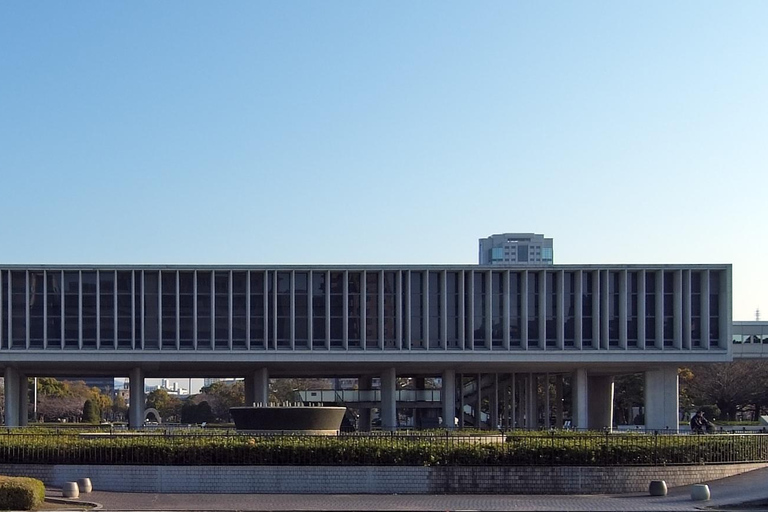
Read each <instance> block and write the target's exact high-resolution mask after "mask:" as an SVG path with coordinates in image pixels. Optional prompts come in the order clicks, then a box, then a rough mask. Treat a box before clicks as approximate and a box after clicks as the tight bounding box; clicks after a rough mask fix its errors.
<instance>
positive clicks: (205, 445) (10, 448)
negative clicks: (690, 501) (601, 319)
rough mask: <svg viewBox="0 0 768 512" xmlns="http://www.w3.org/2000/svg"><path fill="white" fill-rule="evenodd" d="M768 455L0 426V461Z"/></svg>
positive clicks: (529, 437) (623, 459) (742, 443)
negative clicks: (29, 429)
mask: <svg viewBox="0 0 768 512" xmlns="http://www.w3.org/2000/svg"><path fill="white" fill-rule="evenodd" d="M740 462H768V435H764V434H739V435H734V434H725V435H719V434H714V435H713V434H710V435H653V434H615V433H613V434H611V433H606V434H601V433H589V434H578V433H551V434H550V433H528V434H525V433H520V434H518V433H513V434H504V433H496V434H490V435H458V434H456V433H450V434H449V433H445V434H431V435H430V434H422V433H420V434H405V433H385V432H381V433H366V434H359V433H358V434H339V435H337V436H314V435H254V434H247V433H234V432H224V433H195V432H187V433H179V432H155V433H134V432H113V433H109V432H105V433H70V432H53V433H30V432H23V431H15V430H6V431H3V432H1V433H0V464H22V463H26V464H129V465H130V464H151V465H418V466H476V465H492V466H519V465H539V466H542V465H571V466H624V465H670V464H723V463H740Z"/></svg>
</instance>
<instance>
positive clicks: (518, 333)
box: [509, 272, 522, 348]
mask: <svg viewBox="0 0 768 512" xmlns="http://www.w3.org/2000/svg"><path fill="white" fill-rule="evenodd" d="M521 308H522V297H521V294H520V274H519V273H518V272H511V273H510V275H509V344H510V346H511V347H514V348H519V347H520V340H521V339H522V322H521V317H522V310H521Z"/></svg>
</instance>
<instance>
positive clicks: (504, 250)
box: [479, 233, 554, 265]
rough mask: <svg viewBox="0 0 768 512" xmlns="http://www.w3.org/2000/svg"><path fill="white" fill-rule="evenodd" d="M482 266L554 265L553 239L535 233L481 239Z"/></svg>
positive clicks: (480, 260)
mask: <svg viewBox="0 0 768 512" xmlns="http://www.w3.org/2000/svg"><path fill="white" fill-rule="evenodd" d="M479 263H480V265H552V264H553V263H554V253H553V248H552V239H551V238H545V237H544V235H537V234H535V233H501V234H498V235H491V236H489V237H488V238H481V239H480V258H479Z"/></svg>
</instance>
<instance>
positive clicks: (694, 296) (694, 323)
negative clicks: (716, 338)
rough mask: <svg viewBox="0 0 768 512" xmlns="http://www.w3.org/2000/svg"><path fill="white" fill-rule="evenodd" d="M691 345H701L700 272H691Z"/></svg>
mask: <svg viewBox="0 0 768 512" xmlns="http://www.w3.org/2000/svg"><path fill="white" fill-rule="evenodd" d="M691 346H693V347H701V346H702V342H701V273H700V272H696V271H692V272H691Z"/></svg>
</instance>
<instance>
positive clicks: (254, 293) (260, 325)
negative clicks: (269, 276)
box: [250, 271, 266, 350]
mask: <svg viewBox="0 0 768 512" xmlns="http://www.w3.org/2000/svg"><path fill="white" fill-rule="evenodd" d="M264 279H265V277H264V272H258V271H251V340H250V341H251V350H259V349H262V350H263V349H264V347H265V346H266V337H265V334H266V333H265V331H264Z"/></svg>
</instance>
